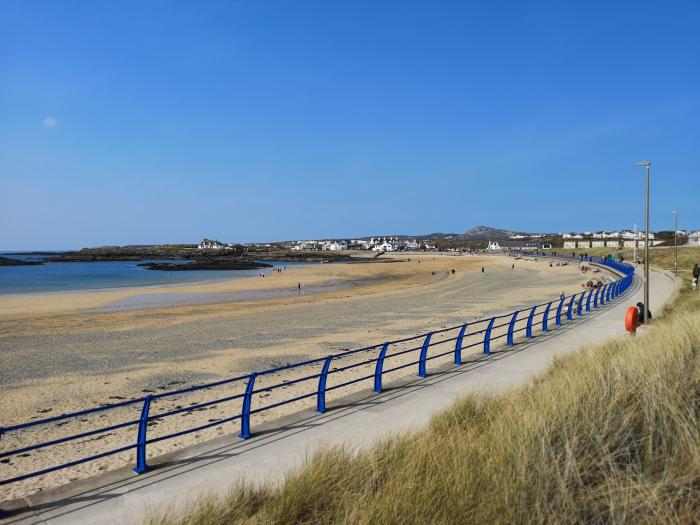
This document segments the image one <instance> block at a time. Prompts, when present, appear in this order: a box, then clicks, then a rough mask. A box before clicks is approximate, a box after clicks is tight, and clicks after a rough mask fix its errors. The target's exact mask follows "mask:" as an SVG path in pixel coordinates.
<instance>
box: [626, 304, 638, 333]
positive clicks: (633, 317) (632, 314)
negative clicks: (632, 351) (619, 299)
mask: <svg viewBox="0 0 700 525" xmlns="http://www.w3.org/2000/svg"><path fill="white" fill-rule="evenodd" d="M640 324H642V323H640V322H639V310H638V309H637V307H636V306H630V307H629V308H628V309H627V313H626V314H625V330H627V331H628V332H629V333H631V334H634V333H635V332H636V331H637V327H638V326H639V325H640Z"/></svg>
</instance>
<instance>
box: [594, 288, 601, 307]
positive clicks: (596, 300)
mask: <svg viewBox="0 0 700 525" xmlns="http://www.w3.org/2000/svg"><path fill="white" fill-rule="evenodd" d="M599 295H600V288H596V289H595V295H594V296H593V308H598V296H599Z"/></svg>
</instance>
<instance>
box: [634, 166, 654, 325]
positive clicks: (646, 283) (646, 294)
mask: <svg viewBox="0 0 700 525" xmlns="http://www.w3.org/2000/svg"><path fill="white" fill-rule="evenodd" d="M637 166H640V167H642V168H646V172H647V192H646V204H645V206H644V229H645V239H644V312H643V315H642V322H643V323H644V324H647V320H648V319H647V318H648V312H649V310H650V308H649V172H650V170H651V162H649V161H648V160H645V161H642V162H637Z"/></svg>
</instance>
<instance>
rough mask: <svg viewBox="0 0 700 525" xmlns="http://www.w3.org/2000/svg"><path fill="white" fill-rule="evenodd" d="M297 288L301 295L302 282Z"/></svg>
mask: <svg viewBox="0 0 700 525" xmlns="http://www.w3.org/2000/svg"><path fill="white" fill-rule="evenodd" d="M297 290H299V295H301V283H297Z"/></svg>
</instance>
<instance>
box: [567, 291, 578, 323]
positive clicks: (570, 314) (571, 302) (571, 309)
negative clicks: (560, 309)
mask: <svg viewBox="0 0 700 525" xmlns="http://www.w3.org/2000/svg"><path fill="white" fill-rule="evenodd" d="M574 300H576V294H574V295H572V296H571V299H569V306H568V307H567V308H566V318H567V319H568V320H569V321H571V320H572V319H573V318H574Z"/></svg>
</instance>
